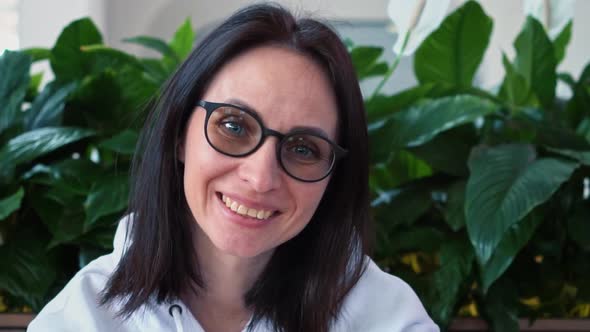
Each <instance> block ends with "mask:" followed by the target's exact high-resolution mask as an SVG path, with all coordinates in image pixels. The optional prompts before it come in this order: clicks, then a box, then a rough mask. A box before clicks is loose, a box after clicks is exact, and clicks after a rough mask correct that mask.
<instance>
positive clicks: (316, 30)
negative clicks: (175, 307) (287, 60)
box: [102, 4, 369, 332]
mask: <svg viewBox="0 0 590 332" xmlns="http://www.w3.org/2000/svg"><path fill="white" fill-rule="evenodd" d="M262 45H280V46H282V47H287V48H290V49H292V50H295V51H297V52H299V53H301V54H303V55H305V56H309V57H310V58H311V59H313V60H315V61H316V62H317V63H318V64H320V66H321V67H322V68H324V70H325V72H326V75H327V76H328V79H329V81H330V82H331V85H332V88H333V91H334V94H335V96H336V99H337V106H338V112H339V114H338V121H339V128H338V132H339V137H338V143H339V144H340V145H341V146H343V147H344V148H345V149H347V150H348V155H347V156H346V158H344V159H343V160H342V161H341V162H340V163H339V164H338V165H337V166H336V169H335V171H334V173H333V175H332V178H331V179H330V182H329V184H328V187H327V189H326V192H325V194H324V196H323V198H322V201H321V202H320V204H319V206H318V209H317V211H316V212H315V214H314V216H313V218H312V220H311V221H310V223H309V224H308V225H307V226H306V227H305V229H304V230H303V231H302V232H301V233H299V234H298V235H297V236H295V237H294V238H293V239H291V240H289V241H287V242H286V243H284V244H282V245H280V246H279V247H277V248H276V250H275V252H274V254H273V256H272V258H271V259H270V261H269V263H268V265H267V266H266V268H265V269H264V271H263V272H262V274H261V275H260V277H259V278H258V280H257V281H256V282H255V284H254V286H253V287H252V289H250V290H249V291H248V293H247V294H246V296H245V301H246V304H247V305H248V306H249V307H250V308H251V309H252V310H253V311H254V316H253V319H252V322H251V325H250V327H253V326H254V324H256V323H257V322H259V321H261V320H268V321H269V322H271V324H272V325H273V326H274V329H275V330H276V331H285V332H291V331H328V329H329V327H330V325H331V324H333V322H334V321H335V320H336V319H337V318H338V314H339V312H340V308H341V306H342V303H343V301H344V298H345V296H346V295H347V294H348V292H349V291H350V289H351V288H352V287H353V286H354V285H355V284H356V282H357V281H358V279H359V278H360V276H361V274H362V273H363V271H364V266H365V264H364V263H365V259H364V257H365V256H364V255H365V254H367V252H368V250H369V245H368V242H369V241H368V240H367V234H369V232H368V229H369V215H368V214H369V211H368V209H369V189H368V162H369V161H368V137H367V128H366V121H365V111H364V107H363V100H362V96H361V92H360V89H359V85H358V81H357V78H356V74H355V72H354V69H353V66H352V62H351V59H350V56H349V54H348V52H347V50H346V47H345V46H344V45H343V43H342V42H341V40H340V38H339V37H338V36H337V35H336V34H335V33H334V32H333V31H332V30H331V29H330V28H329V27H328V26H327V25H326V24H323V23H321V22H319V21H317V20H314V19H309V18H303V19H296V18H295V17H294V16H293V15H292V14H291V13H290V12H289V11H287V10H285V9H284V8H281V7H279V6H277V5H269V4H260V5H253V6H249V7H246V8H244V9H242V10H240V11H239V12H237V13H235V14H234V15H232V16H231V17H230V18H228V19H227V20H226V21H224V22H223V23H222V24H221V25H220V26H218V27H217V28H216V29H215V30H213V31H212V32H211V33H210V34H209V35H208V36H207V37H206V38H205V39H204V40H203V41H202V42H201V43H200V44H199V45H198V46H197V47H196V49H195V50H194V51H193V52H192V53H191V54H190V56H189V57H188V59H187V60H186V61H185V62H184V63H183V64H182V65H181V66H180V68H179V69H178V70H177V71H176V73H175V74H174V76H173V77H172V78H171V79H170V80H169V81H168V82H167V84H166V86H165V87H164V88H163V91H162V94H161V97H160V99H159V101H158V103H157V106H156V107H154V109H153V110H152V111H151V114H150V116H149V117H148V120H147V123H146V126H145V128H144V131H143V132H142V136H141V138H140V143H139V145H138V152H137V153H136V157H135V160H134V166H133V173H132V174H133V175H132V190H131V195H130V203H129V209H128V211H127V212H128V214H130V215H131V214H132V215H133V223H132V227H131V230H130V240H131V244H130V246H129V248H128V249H127V250H126V252H125V254H124V256H123V257H122V259H121V261H120V262H119V265H118V266H117V269H116V270H115V272H114V274H113V275H112V276H111V278H110V280H109V282H108V284H107V287H106V288H105V290H104V292H103V296H102V304H107V303H108V302H111V301H113V300H114V299H123V300H124V302H123V304H124V305H123V307H122V310H121V312H120V314H121V315H123V316H129V315H130V314H131V313H133V312H134V311H136V310H137V309H139V308H140V307H141V306H142V305H143V304H146V303H148V302H149V300H150V299H152V297H153V298H155V300H156V301H157V302H158V303H161V302H167V301H173V300H175V299H178V298H179V297H180V295H181V293H182V292H183V290H186V287H191V285H193V284H196V285H198V287H197V288H199V287H204V286H205V285H203V280H202V278H201V277H200V271H199V265H198V262H197V259H196V254H195V253H194V246H193V243H192V241H193V236H192V235H193V234H192V231H191V228H192V227H193V226H192V223H193V222H194V221H193V219H192V217H191V215H190V211H189V209H188V205H187V203H186V200H185V198H184V189H183V169H182V167H183V166H182V164H180V163H179V162H178V159H177V156H176V151H177V149H176V147H177V146H178V144H179V142H180V141H181V140H182V133H183V132H184V130H185V126H186V124H187V120H188V118H189V116H190V114H191V112H192V111H193V109H194V105H195V103H196V101H197V100H199V99H200V97H201V95H202V94H203V93H204V91H205V88H206V86H207V84H208V83H209V82H210V81H211V79H212V78H213V76H214V75H215V74H216V73H217V72H218V71H219V69H220V68H221V67H222V66H223V65H224V64H225V63H227V62H228V61H229V60H231V59H232V58H234V57H235V56H236V55H238V54H240V53H242V52H244V51H246V50H249V49H252V48H254V47H257V46H262ZM195 291H196V292H198V291H199V289H195Z"/></svg>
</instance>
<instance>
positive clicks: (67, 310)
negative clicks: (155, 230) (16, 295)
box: [27, 219, 439, 332]
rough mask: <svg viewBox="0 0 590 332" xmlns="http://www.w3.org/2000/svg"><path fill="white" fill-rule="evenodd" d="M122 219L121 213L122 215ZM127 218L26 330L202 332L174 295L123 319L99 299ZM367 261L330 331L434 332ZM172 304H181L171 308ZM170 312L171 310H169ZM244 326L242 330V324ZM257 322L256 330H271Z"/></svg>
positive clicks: (406, 295) (402, 287)
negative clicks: (103, 251) (110, 246)
mask: <svg viewBox="0 0 590 332" xmlns="http://www.w3.org/2000/svg"><path fill="white" fill-rule="evenodd" d="M124 220H125V219H124ZM125 230H126V222H121V223H119V227H118V228H117V232H116V233H115V240H114V250H113V252H112V253H111V254H108V255H105V256H102V257H99V258H97V259H96V260H94V261H92V262H91V263H90V264H88V265H87V266H85V267H84V268H83V269H82V270H80V271H79V272H78V273H77V274H76V275H75V276H74V277H73V278H72V280H71V281H70V282H69V283H68V284H67V285H66V286H65V288H64V289H63V290H62V291H61V292H60V293H59V294H58V295H57V296H56V297H55V298H54V299H53V300H51V302H49V303H48V304H47V305H46V306H45V308H43V310H41V312H40V313H39V315H37V317H36V318H35V319H34V320H33V321H32V322H31V324H30V325H29V327H28V329H27V331H28V332H43V331H72V332H81V331H92V332H94V331H101V332H104V331H108V332H115V331H125V332H127V331H179V332H181V331H197V332H204V330H203V328H202V327H201V326H200V325H199V322H198V321H197V320H196V319H195V318H194V317H193V315H192V314H191V312H190V310H189V309H188V308H187V307H186V306H185V305H184V303H182V301H180V300H178V301H176V302H175V303H172V304H170V303H167V304H165V303H162V304H159V305H156V304H155V303H154V305H153V306H143V307H142V309H140V310H138V311H136V312H135V313H133V314H132V315H131V317H130V318H129V319H127V320H122V319H120V318H117V317H115V312H116V310H117V306H112V307H102V306H99V305H98V294H99V293H100V292H101V291H102V290H103V288H104V287H105V285H106V282H107V280H108V278H109V276H110V275H111V274H112V272H113V271H114V269H115V267H116V266H117V263H118V261H119V260H120V258H121V255H122V253H123V247H124V242H125V241H124V240H125ZM368 264H369V265H368V267H367V269H366V271H365V273H364V274H363V276H362V277H361V279H360V280H359V281H358V283H357V284H356V285H355V286H354V288H353V289H352V290H351V291H350V293H349V294H348V296H347V297H346V299H345V302H344V304H343V307H342V312H341V314H340V318H339V319H338V320H337V321H336V322H335V323H334V325H333V327H332V329H331V331H335V332H340V331H354V332H357V331H359V332H385V331H387V332H402V331H404V332H438V331H439V329H438V327H437V326H436V325H435V324H434V323H433V321H432V320H431V319H430V317H428V314H427V313H426V311H425V310H424V307H423V306H422V304H421V303H420V300H419V299H418V297H417V296H416V294H415V293H414V292H413V291H412V289H411V288H410V287H409V286H408V285H407V284H406V283H405V282H403V281H402V280H401V279H399V278H397V277H394V276H392V275H389V274H387V273H385V272H383V271H381V270H380V269H379V267H377V265H376V264H375V263H374V262H373V261H371V260H370V259H369V263H368ZM173 305H177V306H178V307H180V309H181V310H170V309H171V307H172V306H173ZM171 312H172V314H171ZM244 331H245V330H244ZM270 331H272V329H271V328H270V325H268V324H267V323H265V322H262V323H260V324H258V325H257V326H256V328H255V332H270Z"/></svg>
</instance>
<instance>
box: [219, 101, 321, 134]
mask: <svg viewBox="0 0 590 332" xmlns="http://www.w3.org/2000/svg"><path fill="white" fill-rule="evenodd" d="M224 103H226V104H232V105H235V106H239V107H241V108H245V109H247V110H248V111H250V112H252V113H254V114H256V116H258V118H259V119H262V116H261V115H260V113H258V112H257V111H256V110H255V109H254V108H253V107H252V106H250V105H248V103H246V102H245V101H243V100H241V99H237V98H229V99H226V100H225V101H224ZM264 126H266V125H264ZM269 129H271V128H269ZM292 132H308V133H313V134H316V135H319V136H322V137H324V138H327V139H330V137H329V136H328V134H327V133H326V132H325V131H324V130H323V129H322V128H320V127H315V126H294V127H292V128H291V129H290V130H289V131H288V132H287V133H286V134H288V133H292Z"/></svg>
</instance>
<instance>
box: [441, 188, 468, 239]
mask: <svg viewBox="0 0 590 332" xmlns="http://www.w3.org/2000/svg"><path fill="white" fill-rule="evenodd" d="M466 185H467V183H466V181H463V180H461V181H457V182H455V183H453V184H452V185H451V186H450V187H449V190H448V191H447V195H448V198H447V205H446V206H445V209H444V210H443V213H444V216H445V221H446V222H447V225H449V227H451V229H452V230H453V231H455V232H456V231H458V230H460V229H461V228H463V227H464V226H465V187H466Z"/></svg>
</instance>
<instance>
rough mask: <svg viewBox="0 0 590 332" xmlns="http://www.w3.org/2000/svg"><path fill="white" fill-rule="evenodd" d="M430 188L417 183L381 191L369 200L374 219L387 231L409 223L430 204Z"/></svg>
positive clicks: (419, 215) (418, 216) (426, 209)
mask: <svg viewBox="0 0 590 332" xmlns="http://www.w3.org/2000/svg"><path fill="white" fill-rule="evenodd" d="M430 192H431V190H430V188H429V187H428V186H425V185H422V184H420V183H417V184H415V185H411V186H409V187H408V188H402V189H396V190H390V191H383V192H380V193H379V195H378V197H377V198H375V199H374V200H373V202H371V205H372V206H373V211H374V213H375V220H376V221H377V222H378V223H380V224H382V226H383V227H382V229H383V230H384V231H385V232H386V233H389V232H390V231H392V230H393V229H394V228H395V227H397V226H398V225H411V224H412V223H413V222H414V221H416V220H417V219H418V218H420V217H421V216H422V215H423V214H424V213H425V212H426V211H428V209H430V207H431V206H432V198H431V193H430Z"/></svg>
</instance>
